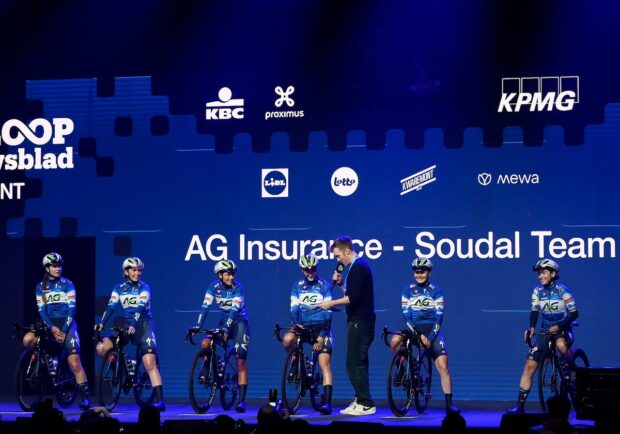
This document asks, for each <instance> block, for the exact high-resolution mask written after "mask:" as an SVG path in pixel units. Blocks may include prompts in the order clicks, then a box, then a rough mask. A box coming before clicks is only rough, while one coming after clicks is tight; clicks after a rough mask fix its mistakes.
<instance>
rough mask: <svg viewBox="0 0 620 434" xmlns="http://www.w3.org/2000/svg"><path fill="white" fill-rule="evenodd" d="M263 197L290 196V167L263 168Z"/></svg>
mask: <svg viewBox="0 0 620 434" xmlns="http://www.w3.org/2000/svg"><path fill="white" fill-rule="evenodd" d="M261 175H262V176H261V178H262V181H261V182H262V183H261V197H267V198H272V197H288V169H262V171H261Z"/></svg>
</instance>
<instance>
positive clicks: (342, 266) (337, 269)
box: [332, 262, 344, 286]
mask: <svg viewBox="0 0 620 434" xmlns="http://www.w3.org/2000/svg"><path fill="white" fill-rule="evenodd" d="M342 270H344V265H343V264H342V262H338V266H337V267H336V270H335V272H336V273H338V274H341V273H342ZM337 283H338V281H337V280H332V286H336V284H337Z"/></svg>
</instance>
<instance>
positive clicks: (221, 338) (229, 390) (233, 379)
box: [185, 328, 239, 413]
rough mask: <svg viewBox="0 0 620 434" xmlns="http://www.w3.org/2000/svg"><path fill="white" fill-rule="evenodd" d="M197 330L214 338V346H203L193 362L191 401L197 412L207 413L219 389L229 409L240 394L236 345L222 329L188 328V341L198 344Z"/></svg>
mask: <svg viewBox="0 0 620 434" xmlns="http://www.w3.org/2000/svg"><path fill="white" fill-rule="evenodd" d="M198 333H204V334H205V337H206V338H208V339H210V340H211V345H209V347H207V348H201V349H200V351H198V353H197V354H196V357H194V361H193V362H192V368H191V371H190V374H189V400H190V403H191V404H192V408H193V409H194V411H195V412H196V413H204V412H206V411H207V410H208V409H209V407H211V404H212V402H213V398H215V395H216V394H217V393H218V391H219V394H220V403H221V405H222V408H223V409H224V410H230V409H231V407H232V406H233V404H234V403H235V400H236V399H237V395H238V394H239V386H238V384H237V377H238V373H237V359H236V357H235V354H234V348H232V346H229V343H228V339H227V336H226V334H225V332H224V331H223V330H221V329H211V330H197V329H195V328H189V329H188V330H187V334H186V336H185V341H186V342H190V343H191V344H192V345H196V343H195V342H194V340H193V337H194V335H196V334H198ZM229 347H230V348H229Z"/></svg>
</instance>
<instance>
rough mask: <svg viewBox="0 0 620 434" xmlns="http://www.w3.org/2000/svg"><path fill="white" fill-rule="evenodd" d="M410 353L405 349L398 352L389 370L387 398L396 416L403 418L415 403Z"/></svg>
mask: <svg viewBox="0 0 620 434" xmlns="http://www.w3.org/2000/svg"><path fill="white" fill-rule="evenodd" d="M413 371H414V367H413V366H411V360H410V358H409V353H408V352H407V350H406V349H405V348H401V349H400V350H398V352H397V353H396V354H394V357H392V361H391V362H390V368H389V370H388V378H387V398H388V404H389V406H390V409H391V410H392V413H394V416H398V417H402V416H404V415H406V414H407V412H408V411H409V409H410V408H411V403H412V401H413V378H412V375H411V374H412V372H413Z"/></svg>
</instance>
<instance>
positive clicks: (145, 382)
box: [133, 354, 159, 408]
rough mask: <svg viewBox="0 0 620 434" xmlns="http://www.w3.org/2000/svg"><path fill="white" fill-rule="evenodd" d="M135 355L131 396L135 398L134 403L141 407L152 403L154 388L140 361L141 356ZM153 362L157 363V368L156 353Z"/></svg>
mask: <svg viewBox="0 0 620 434" xmlns="http://www.w3.org/2000/svg"><path fill="white" fill-rule="evenodd" d="M136 356H137V357H136V373H135V374H134V384H133V396H134V398H135V399H136V404H138V407H140V408H142V407H146V406H147V405H151V404H152V403H153V401H154V400H155V390H154V389H153V385H152V384H151V377H149V373H148V371H147V370H146V368H145V367H144V363H143V362H142V357H140V355H139V354H136ZM155 363H157V366H158V368H159V363H158V361H157V355H156V354H155Z"/></svg>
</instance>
